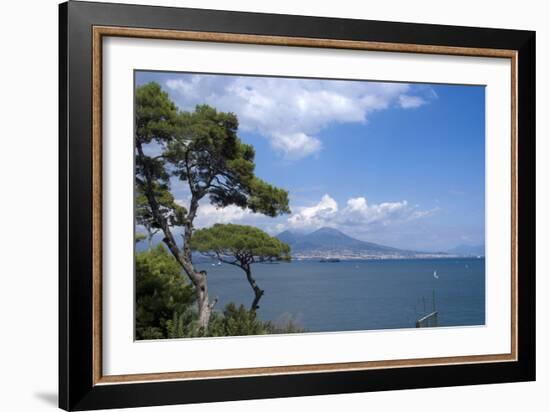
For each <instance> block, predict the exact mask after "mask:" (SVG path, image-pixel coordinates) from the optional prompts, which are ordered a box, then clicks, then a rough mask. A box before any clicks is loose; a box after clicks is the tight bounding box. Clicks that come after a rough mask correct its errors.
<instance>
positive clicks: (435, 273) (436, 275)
mask: <svg viewBox="0 0 550 412" xmlns="http://www.w3.org/2000/svg"><path fill="white" fill-rule="evenodd" d="M434 278H435V279H439V275H438V274H437V270H434Z"/></svg>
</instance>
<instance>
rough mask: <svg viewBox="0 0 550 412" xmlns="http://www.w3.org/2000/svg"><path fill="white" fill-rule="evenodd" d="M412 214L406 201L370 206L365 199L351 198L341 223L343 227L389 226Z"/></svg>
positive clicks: (343, 212)
mask: <svg viewBox="0 0 550 412" xmlns="http://www.w3.org/2000/svg"><path fill="white" fill-rule="evenodd" d="M409 213H410V208H409V206H408V203H407V201H406V200H403V201H402V202H384V203H379V204H373V205H369V204H368V203H367V199H365V198H364V197H356V198H351V199H349V200H348V202H347V206H346V208H345V209H344V210H343V211H342V216H341V217H340V222H341V224H343V225H348V226H354V225H357V224H362V225H371V224H375V223H380V224H383V225H387V224H389V223H391V222H392V221H394V220H398V219H402V218H403V217H404V216H405V215H407V214H409Z"/></svg>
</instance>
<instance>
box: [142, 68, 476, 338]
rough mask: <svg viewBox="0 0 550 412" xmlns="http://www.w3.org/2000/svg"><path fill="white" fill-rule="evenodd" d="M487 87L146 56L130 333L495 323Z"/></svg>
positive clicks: (195, 334) (194, 334)
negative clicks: (154, 62)
mask: <svg viewBox="0 0 550 412" xmlns="http://www.w3.org/2000/svg"><path fill="white" fill-rule="evenodd" d="M485 91H486V90H485V86H484V85H471V84H469V85H462V84H431V83H404V82H384V81H374V80H362V79H333V78H299V77H276V76H261V75H242V74H232V73H229V74H213V73H193V72H171V71H154V70H146V69H139V70H137V69H136V70H135V71H134V177H135V187H134V235H135V236H134V239H135V246H134V257H135V261H134V271H135V274H134V279H135V296H134V298H135V301H134V313H135V319H134V338H135V340H137V341H139V340H156V339H181V338H211V337H231V336H233V337H234V336H248V335H271V334H301V333H328V332H331V333H337V332H350V331H375V330H391V329H407V328H445V327H447V328H449V327H454V328H456V327H462V328H463V327H484V326H485V324H486V290H485V289H486V273H485V268H486V266H485V196H486V187H485V156H486V153H485V147H486V144H485V143H486V141H485V132H486V122H485V116H486V114H485V104H486V103H485ZM418 333H420V332H418Z"/></svg>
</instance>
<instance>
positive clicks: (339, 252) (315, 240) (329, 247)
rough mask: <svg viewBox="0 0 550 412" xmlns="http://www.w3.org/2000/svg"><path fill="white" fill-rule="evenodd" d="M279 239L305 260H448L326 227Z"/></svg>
mask: <svg viewBox="0 0 550 412" xmlns="http://www.w3.org/2000/svg"><path fill="white" fill-rule="evenodd" d="M276 237H277V238H278V239H279V240H281V241H282V242H285V243H287V244H288V245H289V246H290V247H291V253H292V255H293V256H295V257H297V258H303V259H324V258H339V259H392V258H393V259H399V258H428V257H447V256H448V255H447V254H445V253H443V252H437V253H428V252H418V251H412V250H404V249H398V248H395V247H391V246H385V245H380V244H378V243H373V242H367V241H363V240H359V239H356V238H353V237H351V236H349V235H347V234H345V233H344V232H342V231H340V230H338V229H334V228H330V227H322V228H320V229H317V230H315V231H313V232H310V233H305V234H304V233H299V232H293V231H290V230H285V231H283V232H281V233H279V234H278V235H276Z"/></svg>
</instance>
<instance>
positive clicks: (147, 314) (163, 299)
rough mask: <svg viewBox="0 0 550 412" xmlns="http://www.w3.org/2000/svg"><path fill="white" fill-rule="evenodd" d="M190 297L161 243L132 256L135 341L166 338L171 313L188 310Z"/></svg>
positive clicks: (177, 267) (190, 294) (182, 279)
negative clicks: (133, 259) (134, 297)
mask: <svg viewBox="0 0 550 412" xmlns="http://www.w3.org/2000/svg"><path fill="white" fill-rule="evenodd" d="M194 297H195V295H194V293H193V289H192V287H191V286H190V285H189V284H188V283H187V281H186V279H185V278H184V276H183V274H182V272H181V268H180V266H179V265H178V263H177V262H176V260H175V259H174V257H173V256H172V255H171V254H170V253H169V252H168V251H167V250H166V249H165V248H164V246H163V245H162V244H159V245H158V246H157V247H155V248H153V249H152V250H148V251H144V252H138V253H136V339H162V338H167V337H169V334H168V322H169V321H171V320H172V319H173V317H174V314H175V313H176V314H177V313H182V314H183V313H188V312H189V311H191V306H192V305H193V302H194Z"/></svg>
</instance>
